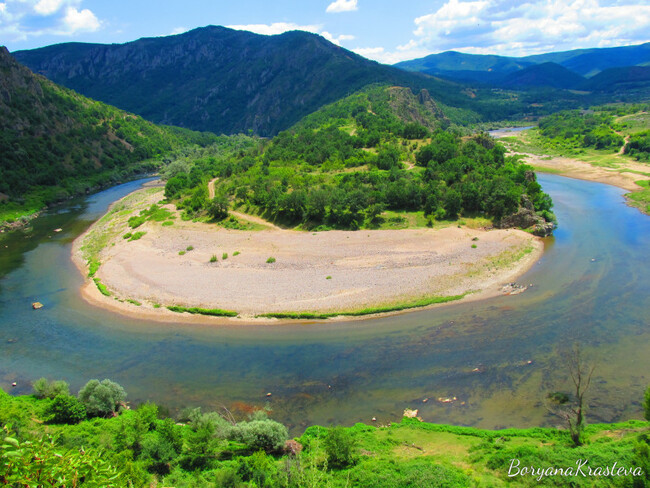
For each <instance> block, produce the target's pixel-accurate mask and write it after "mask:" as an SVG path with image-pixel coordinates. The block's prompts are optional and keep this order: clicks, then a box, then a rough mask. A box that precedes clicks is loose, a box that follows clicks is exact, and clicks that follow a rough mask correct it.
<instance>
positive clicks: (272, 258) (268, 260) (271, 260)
mask: <svg viewBox="0 0 650 488" xmlns="http://www.w3.org/2000/svg"><path fill="white" fill-rule="evenodd" d="M266 262H267V263H269V264H273V263H275V258H274V257H270V258H269V259H267V260H266Z"/></svg>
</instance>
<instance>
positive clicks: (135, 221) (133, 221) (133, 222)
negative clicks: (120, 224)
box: [129, 216, 145, 229]
mask: <svg viewBox="0 0 650 488" xmlns="http://www.w3.org/2000/svg"><path fill="white" fill-rule="evenodd" d="M144 222H145V217H143V216H141V217H131V218H130V219H129V227H131V228H132V229H136V228H137V227H140V226H141V225H142V224H144Z"/></svg>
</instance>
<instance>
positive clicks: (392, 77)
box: [14, 26, 471, 135]
mask: <svg viewBox="0 0 650 488" xmlns="http://www.w3.org/2000/svg"><path fill="white" fill-rule="evenodd" d="M14 55H15V56H16V58H17V59H18V60H19V61H20V62H22V63H24V64H25V65H26V66H28V67H30V68H31V69H32V70H34V71H35V72H38V73H40V74H43V75H45V76H46V77H48V78H49V79H51V80H53V81H55V82H57V83H60V84H63V85H65V86H67V87H69V88H72V89H74V90H76V91H78V92H80V93H82V94H84V95H86V96H89V97H92V98H95V99H98V100H102V101H104V102H107V103H110V104H112V105H115V106H118V107H120V108H122V109H125V110H129V111H132V112H134V113H137V114H138V115H141V116H142V117H144V118H146V119H148V120H151V121H154V122H158V123H165V124H172V125H178V126H181V127H188V128H192V129H196V130H210V131H213V132H217V133H220V132H221V133H226V134H230V133H237V132H244V131H248V130H252V131H254V132H256V133H257V134H260V135H273V134H275V133H277V132H279V131H280V130H283V129H286V128H288V127H290V126H291V125H293V124H294V123H296V122H297V121H299V120H300V119H301V118H302V117H304V116H306V115H308V114H309V113H312V112H314V111H315V110H317V109H318V108H319V107H321V106H324V105H326V104H328V103H331V102H334V101H336V100H338V99H340V98H342V97H344V96H347V95H349V94H351V93H353V92H355V91H357V90H358V89H360V88H362V87H364V86H366V85H368V84H372V83H385V84H394V85H400V86H407V87H410V88H412V89H414V90H417V91H419V90H421V89H427V90H428V91H429V92H430V93H431V95H432V96H433V97H434V98H436V99H437V100H439V101H442V103H446V104H451V105H456V106H457V105H462V104H463V103H469V102H470V101H471V100H470V98H469V97H468V96H467V95H464V94H463V93H462V90H463V88H464V87H460V86H457V85H455V84H453V83H450V82H446V81H442V80H438V79H435V78H432V77H429V76H425V75H422V74H419V73H407V72H405V71H403V70H400V69H398V68H394V67H391V66H385V65H381V64H379V63H376V62H374V61H370V60H367V59H365V58H363V57H361V56H359V55H357V54H354V53H352V52H350V51H347V50H345V49H343V48H341V47H339V46H336V45H334V44H332V43H330V42H328V41H327V40H325V39H323V38H322V37H320V36H317V35H315V34H310V33H307V32H300V31H293V32H287V33H284V34H282V35H277V36H261V35H257V34H253V33H250V32H246V31H236V30H232V29H227V28H225V27H215V26H208V27H202V28H198V29H194V30H192V31H189V32H186V33H184V34H180V35H176V36H168V37H158V38H145V39H140V40H137V41H133V42H128V43H125V44H113V45H103V44H80V43H67V44H57V45H53V46H48V47H44V48H40V49H34V50H30V51H17V52H15V53H14Z"/></svg>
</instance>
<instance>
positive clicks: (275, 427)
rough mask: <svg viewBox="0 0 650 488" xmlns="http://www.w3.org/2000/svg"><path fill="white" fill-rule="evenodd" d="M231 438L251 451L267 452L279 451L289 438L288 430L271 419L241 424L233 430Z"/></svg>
mask: <svg viewBox="0 0 650 488" xmlns="http://www.w3.org/2000/svg"><path fill="white" fill-rule="evenodd" d="M231 436H232V438H234V439H235V440H238V441H240V442H243V443H244V444H246V445H247V446H249V447H250V448H251V449H254V450H256V451H257V450H263V451H266V452H274V451H279V450H280V449H282V448H283V447H284V443H285V442H286V441H287V439H288V438H289V434H288V432H287V428H286V427H285V426H284V425H282V424H281V423H279V422H276V421H275V420H271V419H264V420H252V421H250V422H240V423H238V424H237V425H236V426H235V427H234V428H233V431H232V433H231Z"/></svg>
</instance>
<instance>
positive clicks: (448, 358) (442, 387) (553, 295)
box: [0, 175, 650, 431]
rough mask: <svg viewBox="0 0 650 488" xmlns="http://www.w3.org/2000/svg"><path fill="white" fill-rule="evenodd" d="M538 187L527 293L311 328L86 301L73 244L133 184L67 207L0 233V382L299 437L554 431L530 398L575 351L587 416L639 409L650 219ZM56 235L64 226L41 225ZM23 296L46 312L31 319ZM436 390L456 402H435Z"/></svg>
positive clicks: (613, 194) (578, 193)
mask: <svg viewBox="0 0 650 488" xmlns="http://www.w3.org/2000/svg"><path fill="white" fill-rule="evenodd" d="M539 180H540V182H541V183H542V185H543V187H544V189H545V191H547V192H548V193H550V194H551V196H552V197H553V200H554V202H555V212H556V214H557V216H558V219H559V221H560V228H559V229H557V231H556V233H555V237H553V238H549V239H547V242H546V244H547V250H546V252H545V254H544V257H543V258H542V259H541V260H540V262H539V263H537V264H536V265H535V266H534V267H533V269H531V271H529V272H528V273H527V274H526V275H525V276H524V277H522V279H520V280H519V281H520V282H521V283H526V284H531V283H532V284H533V285H534V286H533V287H532V288H530V289H529V290H528V291H527V292H525V293H523V294H521V295H517V296H508V297H499V298H495V299H491V300H487V301H481V302H474V303H468V304H454V305H448V306H445V307H441V308H436V309H431V310H426V311H420V312H411V313H405V314H402V315H397V316H391V317H385V318H380V319H372V320H364V321H353V322H336V323H326V324H322V323H320V324H307V325H304V324H303V325H297V324H293V325H278V326H268V325H266V326H259V325H246V326H237V327H234V326H228V327H224V326H208V325H187V324H160V323H148V322H146V321H138V320H132V319H128V318H124V317H121V316H119V315H115V314H111V313H109V312H105V311H103V310H99V309H96V308H94V307H92V306H90V305H88V304H86V303H85V302H83V301H82V300H81V298H80V297H79V292H78V290H79V287H80V285H81V283H82V281H83V280H82V277H81V276H80V275H79V273H78V271H77V270H76V268H75V267H74V266H73V264H72V263H71V261H70V246H71V242H72V240H73V239H74V238H75V237H76V236H77V235H79V234H80V233H81V232H83V231H84V230H85V229H86V228H87V226H88V225H90V223H91V222H93V221H94V220H95V219H97V218H98V217H99V216H101V215H102V214H103V213H104V212H105V210H106V208H107V205H108V204H110V203H111V202H112V201H114V200H116V199H118V198H120V197H121V196H123V195H125V194H127V193H129V192H131V191H133V190H134V189H135V188H137V187H138V186H139V184H140V183H138V182H132V183H127V184H125V185H121V186H118V187H115V188H112V189H110V190H107V191H105V192H102V193H99V194H97V195H94V196H92V197H89V198H88V199H86V200H82V201H76V202H72V203H71V204H70V205H68V206H66V207H64V208H60V209H58V210H57V211H55V212H50V213H48V214H47V215H45V216H43V217H40V218H38V219H36V220H35V221H34V223H33V228H31V229H30V230H27V231H25V232H18V233H14V234H12V235H11V236H8V237H7V236H6V235H5V236H3V237H0V386H1V387H2V388H4V389H5V390H6V391H9V390H11V391H12V392H14V393H29V392H30V390H31V387H30V382H31V381H33V380H34V379H36V378H39V377H41V376H46V377H49V378H52V379H55V378H57V379H58V378H61V379H65V380H67V381H68V382H69V383H70V384H71V386H72V389H73V390H76V389H78V388H79V387H80V386H82V385H83V384H84V383H85V382H86V381H87V380H88V379H90V378H99V379H102V378H111V379H113V380H115V381H117V382H119V383H120V384H122V385H123V386H124V387H125V388H126V390H127V391H128V393H129V399H130V400H131V401H132V402H134V403H137V402H142V401H146V400H152V401H156V402H158V403H161V404H164V405H166V406H168V407H170V408H171V409H178V408H182V407H185V406H203V407H205V408H219V407H220V406H226V407H228V408H230V409H233V410H234V411H235V412H239V413H240V414H243V412H245V411H247V410H248V409H249V408H251V407H252V406H265V405H267V406H268V407H269V408H271V409H272V410H273V413H272V416H274V417H275V418H277V419H278V420H281V421H284V422H286V423H287V424H289V425H290V426H291V427H293V428H294V430H295V431H299V430H300V429H301V428H302V427H303V426H305V425H309V424H313V423H319V424H330V423H345V424H351V423H353V422H355V421H365V422H370V419H371V418H372V417H376V418H377V421H378V422H379V423H384V422H388V421H394V420H398V419H399V418H400V417H401V413H402V411H403V409H404V408H418V409H419V411H420V415H421V416H422V417H423V418H424V419H425V420H428V421H435V422H446V423H454V424H462V425H476V426H481V427H490V428H494V427H502V426H530V425H538V424H541V423H544V424H554V423H556V422H557V420H556V419H553V418H550V417H548V416H547V414H546V410H545V409H544V406H543V401H544V398H545V396H546V394H547V393H548V392H549V391H556V390H562V389H567V369H566V367H565V365H564V364H563V363H562V358H563V352H562V348H563V347H566V346H571V345H572V344H573V343H574V342H576V341H578V342H580V343H581V344H582V345H583V348H584V351H585V354H586V355H587V356H588V357H589V358H590V360H591V361H593V362H594V363H595V364H596V373H595V380H594V383H593V386H592V388H591V390H590V394H589V404H590V406H591V409H590V411H589V419H590V420H591V421H614V420H620V419H626V418H634V417H639V415H640V410H641V409H640V400H641V397H642V392H643V389H644V388H645V386H646V385H647V384H648V383H650V375H649V373H648V371H650V354H649V352H650V347H649V345H650V321H649V319H648V310H650V273H649V272H648V271H649V266H648V257H647V250H648V249H649V248H650V246H649V244H650V218H648V217H647V216H644V215H643V214H641V213H640V212H638V211H637V210H635V209H632V208H629V207H627V206H626V205H625V204H624V200H623V197H622V193H623V192H622V190H619V189H617V188H614V187H610V186H607V185H602V184H597V183H590V182H584V181H579V180H572V179H568V178H562V177H558V176H553V175H540V176H539ZM58 227H62V228H63V232H61V233H54V232H52V230H53V229H55V228H58ZM5 246H7V247H6V248H5ZM36 300H38V301H40V302H42V303H43V304H44V305H45V307H44V308H43V309H42V310H38V311H34V310H32V309H31V303H32V302H33V301H36ZM529 361H530V364H529ZM476 368H478V371H474V370H475V369H476ZM14 381H15V382H17V387H15V388H12V387H11V383H12V382H14ZM267 392H271V393H272V396H271V397H267V396H266V394H267ZM447 397H448V398H453V397H456V399H457V400H456V401H453V402H450V403H442V402H439V401H438V398H447ZM425 398H428V399H429V400H428V401H427V402H423V399H425Z"/></svg>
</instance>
